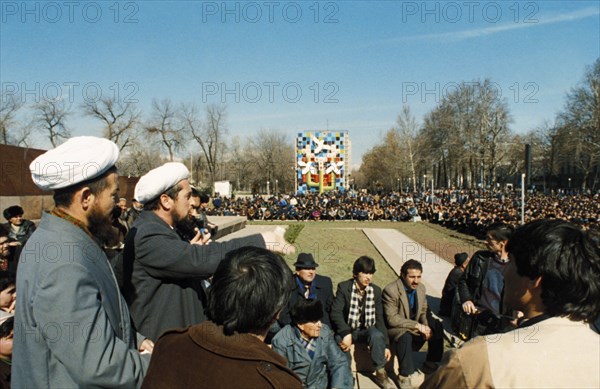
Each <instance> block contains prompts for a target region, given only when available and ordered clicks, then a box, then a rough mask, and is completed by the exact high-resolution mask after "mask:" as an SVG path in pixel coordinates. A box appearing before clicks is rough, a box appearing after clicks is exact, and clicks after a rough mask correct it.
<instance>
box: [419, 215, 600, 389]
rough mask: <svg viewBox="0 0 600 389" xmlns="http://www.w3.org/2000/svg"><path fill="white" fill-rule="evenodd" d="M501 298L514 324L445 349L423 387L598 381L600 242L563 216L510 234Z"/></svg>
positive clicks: (585, 384)
mask: <svg viewBox="0 0 600 389" xmlns="http://www.w3.org/2000/svg"><path fill="white" fill-rule="evenodd" d="M506 250H507V251H508V253H509V256H510V258H511V261H510V262H509V264H508V268H507V270H506V272H505V274H504V281H505V282H506V288H505V292H504V301H505V303H506V305H507V306H508V307H509V308H512V309H514V310H518V311H521V312H523V314H524V316H523V318H522V319H521V321H520V323H519V326H518V328H517V329H515V330H513V331H511V332H507V333H504V334H501V335H490V336H485V337H483V336H480V337H477V338H475V339H473V340H471V341H470V342H467V343H465V344H464V345H463V346H462V347H461V348H459V349H456V350H452V351H449V352H447V353H446V354H445V355H444V360H443V362H442V365H441V366H440V368H439V369H438V370H437V371H436V372H435V373H434V374H433V375H431V376H428V377H427V378H426V379H425V382H424V383H423V385H422V386H421V389H446V388H447V389H457V388H600V339H599V337H598V334H597V333H596V332H594V331H593V330H592V328H591V326H590V325H591V324H592V323H594V321H596V320H598V318H599V317H600V246H599V245H598V243H597V242H595V241H594V240H593V238H592V237H591V236H590V234H589V233H588V232H585V231H583V230H581V229H580V228H578V227H577V226H575V225H574V224H572V223H569V222H567V221H564V220H556V219H555V220H549V219H546V220H543V219H542V220H536V221H534V222H531V223H528V224H525V225H524V226H522V227H519V228H518V229H517V230H516V231H515V233H514V235H512V237H511V238H510V240H509V241H508V245H507V247H506Z"/></svg>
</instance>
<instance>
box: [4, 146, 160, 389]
mask: <svg viewBox="0 0 600 389" xmlns="http://www.w3.org/2000/svg"><path fill="white" fill-rule="evenodd" d="M118 157H119V149H118V148H117V146H116V145H115V144H114V143H113V142H111V141H109V140H107V139H102V138H95V137H89V136H86V137H75V138H71V139H69V140H67V141H66V142H65V143H63V144H62V145H60V146H58V147H56V148H55V149H52V150H49V151H47V152H46V153H44V154H42V155H40V156H39V157H38V158H36V159H35V160H34V161H33V162H32V163H31V165H30V170H31V175H32V178H33V181H34V183H35V184H36V185H37V186H38V187H40V188H41V189H42V190H52V191H54V203H55V208H54V209H53V210H52V211H51V212H49V213H44V214H43V215H42V220H41V222H40V225H39V227H38V228H37V230H36V231H35V232H34V233H33V235H32V236H31V238H30V239H29V240H28V241H27V243H26V244H25V246H24V248H23V251H22V253H21V257H20V265H19V271H18V274H17V295H18V296H19V297H18V298H17V307H16V312H18V313H17V315H16V316H15V336H14V351H13V360H12V365H13V368H12V386H13V387H16V388H47V387H50V388H67V387H69V388H71V387H80V388H83V387H123V388H133V387H139V386H141V383H142V380H143V378H144V375H145V373H146V370H147V367H148V363H149V360H150V354H149V353H148V352H149V351H152V348H153V344H152V342H151V341H149V340H147V339H146V340H144V337H143V336H141V335H140V334H138V333H136V332H135V330H134V329H133V328H132V327H131V318H130V316H129V311H128V309H127V304H126V303H125V300H124V299H123V297H122V296H121V294H120V293H119V289H118V285H117V283H116V279H115V277H114V274H113V272H112V269H111V267H110V264H109V262H108V260H107V258H106V255H105V254H104V252H103V251H102V247H101V241H102V239H103V237H104V235H105V233H106V231H109V229H108V228H107V227H110V215H111V212H112V210H113V207H114V197H115V196H116V194H117V192H118V190H119V187H118V176H117V172H116V168H115V163H116V161H117V159H118ZM142 352H143V353H144V354H142Z"/></svg>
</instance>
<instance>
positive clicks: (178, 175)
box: [134, 162, 190, 204]
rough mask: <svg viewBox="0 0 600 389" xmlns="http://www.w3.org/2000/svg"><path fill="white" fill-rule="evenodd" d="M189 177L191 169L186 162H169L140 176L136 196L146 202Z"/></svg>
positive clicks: (143, 202)
mask: <svg viewBox="0 0 600 389" xmlns="http://www.w3.org/2000/svg"><path fill="white" fill-rule="evenodd" d="M189 177H190V171H189V170H188V168H187V167H185V165H184V164H182V163H180V162H167V163H165V164H164V165H162V166H160V167H157V168H156V169H152V170H150V171H149V172H148V173H146V174H144V175H143V176H142V177H140V180H139V181H138V183H137V185H136V186H135V192H134V197H135V199H136V200H137V201H139V202H140V203H142V204H146V203H147V202H148V201H150V200H154V199H155V198H156V197H158V196H160V195H161V194H162V193H164V192H165V191H166V190H167V189H169V188H170V187H172V186H174V185H175V184H177V183H178V182H179V181H181V180H186V179H188V178H189Z"/></svg>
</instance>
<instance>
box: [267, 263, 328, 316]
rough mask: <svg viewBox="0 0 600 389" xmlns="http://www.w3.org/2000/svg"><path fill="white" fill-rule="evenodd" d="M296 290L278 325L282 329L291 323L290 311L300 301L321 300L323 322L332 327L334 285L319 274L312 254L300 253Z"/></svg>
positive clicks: (296, 273)
mask: <svg viewBox="0 0 600 389" xmlns="http://www.w3.org/2000/svg"><path fill="white" fill-rule="evenodd" d="M294 267H295V268H296V272H295V274H294V288H293V289H292V295H291V296H290V300H289V301H288V303H287V305H286V306H285V308H284V309H283V311H282V312H281V316H280V317H279V320H278V323H279V326H280V327H281V328H283V327H284V326H285V325H287V324H290V323H291V321H292V320H291V318H290V313H289V311H290V309H291V308H292V307H293V306H294V305H296V302H297V301H298V300H299V299H309V298H310V299H314V300H319V301H320V302H321V303H322V305H323V318H322V319H321V322H322V323H323V324H326V325H327V326H329V327H331V321H330V320H329V312H330V311H331V304H332V303H333V284H332V282H331V278H329V277H326V276H321V275H318V274H317V267H319V264H318V263H316V262H315V259H314V257H313V255H312V254H309V253H300V254H299V255H298V259H297V260H296V262H295V263H294Z"/></svg>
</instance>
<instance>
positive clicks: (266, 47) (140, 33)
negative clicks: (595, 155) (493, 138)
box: [0, 0, 600, 166]
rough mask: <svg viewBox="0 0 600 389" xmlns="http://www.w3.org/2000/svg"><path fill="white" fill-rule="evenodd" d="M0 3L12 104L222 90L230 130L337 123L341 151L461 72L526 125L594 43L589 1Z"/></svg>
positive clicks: (420, 105) (144, 105) (549, 114)
mask: <svg viewBox="0 0 600 389" xmlns="http://www.w3.org/2000/svg"><path fill="white" fill-rule="evenodd" d="M0 3H1V4H0V5H1V8H0V11H1V20H0V82H1V83H2V89H3V91H5V92H6V91H11V93H16V94H17V95H18V96H19V97H20V98H21V99H22V100H24V101H25V102H26V103H33V102H35V100H36V99H39V98H40V97H44V96H45V95H54V94H56V91H58V92H60V93H61V95H62V96H64V97H65V98H69V99H72V100H73V102H74V107H77V106H78V104H80V103H81V102H82V101H83V98H84V97H85V98H94V96H95V92H96V91H100V92H101V93H102V94H103V95H111V94H114V93H117V92H118V93H119V97H120V98H121V99H125V98H129V99H132V100H137V101H138V105H139V107H140V108H141V109H142V111H143V112H144V113H148V112H149V107H150V104H151V102H152V99H153V98H159V99H163V98H170V99H172V100H173V101H174V102H177V103H178V102H186V103H187V102H195V103H197V104H198V105H199V106H203V105H205V104H208V103H221V102H222V103H225V104H226V105H227V107H228V114H229V116H228V127H229V128H230V133H231V135H239V136H242V137H245V136H248V135H252V134H254V133H256V132H257V131H258V130H259V129H276V130H281V131H284V132H285V133H288V134H289V136H290V141H291V140H292V138H293V136H294V134H295V133H296V132H298V131H302V130H325V129H330V130H348V131H349V133H350V138H351V140H352V142H353V156H352V158H353V165H355V166H356V165H358V164H360V158H361V156H362V154H363V153H364V152H365V151H367V150H368V149H369V148H370V147H372V146H373V145H374V144H376V143H378V142H380V141H381V139H382V135H383V133H384V132H385V131H386V130H388V129H389V128H390V127H392V126H393V125H394V123H395V120H396V117H397V115H398V113H399V112H400V111H401V109H402V106H403V105H404V104H408V105H409V106H410V107H411V109H412V111H413V113H414V114H415V115H416V117H417V119H418V120H419V121H421V120H422V118H423V115H424V114H426V113H427V112H428V111H430V110H431V109H432V108H434V107H435V105H436V102H437V101H439V99H440V98H441V97H442V95H443V94H444V93H445V92H447V91H451V90H452V87H453V85H455V83H459V82H461V81H473V80H478V79H480V80H483V79H484V78H490V79H491V80H492V81H493V82H494V83H495V84H494V85H495V86H497V87H498V90H499V91H500V93H501V94H502V97H503V98H506V100H507V102H508V105H509V108H510V111H511V113H512V116H513V118H514V122H513V124H512V129H513V130H514V131H515V132H518V133H521V132H526V131H528V130H530V129H532V128H534V127H536V126H538V125H540V124H542V123H543V122H544V121H545V120H552V119H553V118H554V116H555V114H556V112H557V111H558V110H560V109H561V107H562V106H563V104H564V96H565V93H566V92H567V91H568V90H569V89H570V88H571V87H573V86H574V85H576V84H577V83H578V82H579V81H581V79H582V76H583V74H584V71H585V67H586V66H589V65H591V64H592V63H593V62H594V61H595V60H596V59H597V58H598V57H600V2H599V1H524V2H515V1H507V2H500V1H496V2H494V1H481V2H479V1H472V2H467V1H465V2H462V1H457V2H434V1H429V2H424V1H415V2H412V1H403V2H401V1H396V2H394V1H369V2H367V1H331V2H329V1H324V2H315V1H289V2H288V1H265V2H262V1H258V2H235V1H228V2H222V1H217V2H200V1H139V2H135V1H124V2H115V1H107V2H104V1H96V2H77V1H74V2H62V1H57V2H35V1H30V2H22V1H4V0H2V1H0ZM38 85H39V87H38ZM57 86H58V87H57ZM84 87H85V88H84ZM69 124H70V126H71V127H72V128H73V133H74V134H77V135H81V134H99V133H100V132H99V125H98V124H97V123H96V122H93V121H90V120H88V119H86V118H83V117H79V116H76V115H74V116H73V117H72V118H71V120H70V122H69ZM36 145H37V146H40V147H44V146H47V144H45V143H44V141H42V140H39V141H38V142H37V144H36Z"/></svg>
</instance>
